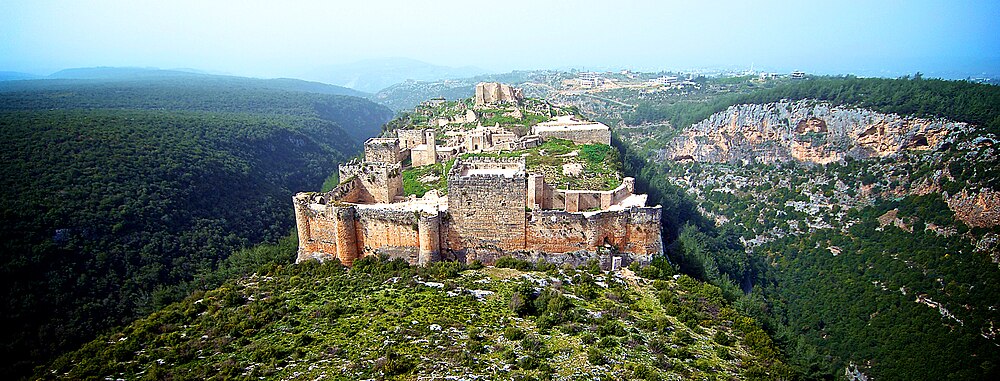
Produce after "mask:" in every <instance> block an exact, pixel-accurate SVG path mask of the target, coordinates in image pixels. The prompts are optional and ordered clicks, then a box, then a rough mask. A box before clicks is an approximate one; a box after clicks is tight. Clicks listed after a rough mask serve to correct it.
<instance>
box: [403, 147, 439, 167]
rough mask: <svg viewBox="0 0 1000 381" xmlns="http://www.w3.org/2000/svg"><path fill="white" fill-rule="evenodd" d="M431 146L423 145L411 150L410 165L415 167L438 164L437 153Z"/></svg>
mask: <svg viewBox="0 0 1000 381" xmlns="http://www.w3.org/2000/svg"><path fill="white" fill-rule="evenodd" d="M433 148H434V146H433V145H431V144H421V145H418V146H416V147H413V148H410V164H411V165H412V166H414V167H421V166H424V165H431V164H435V163H437V151H436V150H434V149H433Z"/></svg>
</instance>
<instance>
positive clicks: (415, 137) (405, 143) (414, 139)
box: [396, 130, 427, 149]
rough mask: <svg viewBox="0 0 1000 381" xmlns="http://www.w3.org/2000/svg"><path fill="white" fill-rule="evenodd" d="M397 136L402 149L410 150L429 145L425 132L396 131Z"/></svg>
mask: <svg viewBox="0 0 1000 381" xmlns="http://www.w3.org/2000/svg"><path fill="white" fill-rule="evenodd" d="M396 136H397V137H398V138H399V147H400V148H401V149H409V148H413V147H416V146H418V145H420V144H426V143H427V140H426V134H425V130H396Z"/></svg>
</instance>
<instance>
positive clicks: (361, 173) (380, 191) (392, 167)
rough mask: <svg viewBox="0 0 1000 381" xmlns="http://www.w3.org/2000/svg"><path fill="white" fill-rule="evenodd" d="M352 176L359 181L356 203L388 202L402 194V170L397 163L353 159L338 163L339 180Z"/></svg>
mask: <svg viewBox="0 0 1000 381" xmlns="http://www.w3.org/2000/svg"><path fill="white" fill-rule="evenodd" d="M352 178H357V179H358V180H360V181H361V187H362V190H361V191H359V193H358V200H357V201H353V202H358V203H390V202H393V201H394V200H395V198H396V197H397V196H401V195H402V194H403V170H402V167H401V166H400V164H399V163H395V164H386V163H372V162H361V163H359V162H357V161H353V162H350V163H347V164H341V165H340V180H341V181H343V182H348V181H350V180H351V179H352Z"/></svg>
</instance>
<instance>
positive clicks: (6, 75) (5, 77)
mask: <svg viewBox="0 0 1000 381" xmlns="http://www.w3.org/2000/svg"><path fill="white" fill-rule="evenodd" d="M38 78H42V76H40V75H34V74H28V73H20V72H16V71H0V81H18V80H22V79H38Z"/></svg>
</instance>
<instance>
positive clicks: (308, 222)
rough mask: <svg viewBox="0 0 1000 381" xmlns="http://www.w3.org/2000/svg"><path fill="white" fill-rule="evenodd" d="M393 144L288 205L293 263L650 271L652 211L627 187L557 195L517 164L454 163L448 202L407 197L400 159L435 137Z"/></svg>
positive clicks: (656, 225)
mask: <svg viewBox="0 0 1000 381" xmlns="http://www.w3.org/2000/svg"><path fill="white" fill-rule="evenodd" d="M398 136H399V137H398V138H390V139H385V138H380V139H370V140H369V141H368V142H366V144H365V161H363V162H359V161H355V162H351V163H347V164H344V165H341V167H340V179H341V181H342V182H341V184H340V185H339V186H337V187H336V188H335V189H333V190H331V191H330V192H326V193H316V192H307V193H299V194H297V195H295V196H294V197H293V202H294V207H295V219H296V224H297V228H298V236H299V251H298V259H297V261H300V262H301V261H306V260H311V259H319V260H328V259H333V258H337V259H338V260H340V262H341V263H344V264H346V265H351V264H352V263H353V262H354V261H355V260H357V259H359V258H362V257H365V256H370V255H384V256H388V257H392V258H402V259H404V260H406V261H407V262H409V263H412V264H421V265H423V264H427V263H430V262H434V261H440V260H449V261H462V262H466V263H471V262H472V261H480V262H482V263H483V264H486V265H491V264H493V263H494V262H495V261H496V259H497V258H500V257H503V256H512V257H515V258H519V259H524V260H529V261H537V260H546V261H550V262H552V263H556V264H563V263H566V264H572V265H579V264H582V263H585V262H587V261H589V260H592V259H596V260H598V261H600V263H601V265H602V267H604V268H608V269H613V268H617V267H619V266H625V265H628V264H629V263H632V262H639V263H640V264H645V263H649V261H650V260H651V259H652V257H653V255H657V254H660V253H662V251H663V243H662V239H661V236H660V213H661V208H660V206H646V195H637V194H634V193H633V192H634V181H633V179H632V178H628V177H626V178H625V179H623V181H622V184H621V185H620V186H619V187H617V188H616V189H614V190H610V191H589V190H567V189H558V188H557V187H555V186H552V185H550V184H547V183H546V182H545V178H544V176H543V175H540V174H533V173H527V172H526V167H525V162H524V159H523V158H519V157H518V158H488V157H475V158H466V159H461V158H460V159H457V160H456V161H455V164H454V166H453V167H452V168H451V170H450V172H449V173H448V174H447V187H448V188H447V189H448V194H447V195H444V196H442V195H438V194H437V192H435V191H431V192H428V193H427V194H426V195H425V196H424V197H422V198H417V197H415V196H411V197H409V198H406V197H403V192H402V166H401V164H400V161H401V159H402V158H403V157H404V155H403V154H402V153H401V152H402V151H403V149H404V147H405V148H406V149H409V151H410V153H411V154H413V152H416V151H421V146H423V147H422V148H423V150H424V151H425V152H426V151H431V150H433V149H431V148H429V147H431V146H434V145H435V143H434V135H433V133H430V134H427V133H426V131H420V133H419V134H418V133H413V132H405V133H404V132H403V131H400V134H399V135H398ZM415 149H416V151H414V150H415ZM420 155H424V154H420ZM427 155H429V153H428V154H427ZM417 156H419V155H416V156H412V157H413V161H414V165H416V162H417V160H418V159H417ZM420 161H421V162H425V161H429V160H424V159H420Z"/></svg>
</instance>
